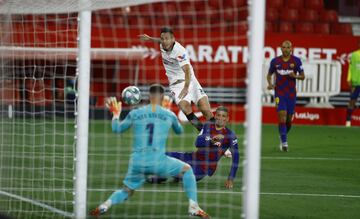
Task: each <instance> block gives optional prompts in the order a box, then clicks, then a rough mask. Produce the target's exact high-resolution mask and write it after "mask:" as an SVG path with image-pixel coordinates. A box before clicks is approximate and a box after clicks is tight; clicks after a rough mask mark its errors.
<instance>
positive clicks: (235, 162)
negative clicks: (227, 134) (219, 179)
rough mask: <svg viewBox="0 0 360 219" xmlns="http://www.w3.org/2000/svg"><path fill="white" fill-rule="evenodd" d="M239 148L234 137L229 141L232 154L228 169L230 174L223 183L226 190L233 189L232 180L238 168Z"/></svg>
mask: <svg viewBox="0 0 360 219" xmlns="http://www.w3.org/2000/svg"><path fill="white" fill-rule="evenodd" d="M238 148H239V146H238V143H237V139H236V137H235V136H234V137H233V138H232V140H231V147H230V151H231V153H232V164H231V168H230V173H229V176H228V179H227V180H226V181H225V187H226V188H228V189H231V188H233V184H234V183H233V182H234V178H235V176H236V172H237V169H238V167H239V157H240V156H239V149H238Z"/></svg>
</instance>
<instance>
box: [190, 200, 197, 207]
mask: <svg viewBox="0 0 360 219" xmlns="http://www.w3.org/2000/svg"><path fill="white" fill-rule="evenodd" d="M189 205H190V206H198V203H196V202H194V201H193V200H191V199H189Z"/></svg>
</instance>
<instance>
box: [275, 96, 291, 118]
mask: <svg viewBox="0 0 360 219" xmlns="http://www.w3.org/2000/svg"><path fill="white" fill-rule="evenodd" d="M275 104H276V111H277V112H279V111H281V110H285V111H286V112H287V114H294V113H295V105H296V98H289V97H283V96H277V97H275Z"/></svg>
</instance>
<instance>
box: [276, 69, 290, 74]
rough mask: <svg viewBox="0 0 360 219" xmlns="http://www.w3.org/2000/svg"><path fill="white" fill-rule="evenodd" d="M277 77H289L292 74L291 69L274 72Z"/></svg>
mask: <svg viewBox="0 0 360 219" xmlns="http://www.w3.org/2000/svg"><path fill="white" fill-rule="evenodd" d="M276 71H277V73H278V74H279V75H289V74H291V73H293V72H294V70H292V69H288V70H284V69H278V70H276Z"/></svg>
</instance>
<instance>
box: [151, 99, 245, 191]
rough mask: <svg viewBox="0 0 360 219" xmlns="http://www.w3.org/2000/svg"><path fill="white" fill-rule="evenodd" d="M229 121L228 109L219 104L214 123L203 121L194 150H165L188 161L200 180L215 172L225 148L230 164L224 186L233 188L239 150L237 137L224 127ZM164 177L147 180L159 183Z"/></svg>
mask: <svg viewBox="0 0 360 219" xmlns="http://www.w3.org/2000/svg"><path fill="white" fill-rule="evenodd" d="M228 121H229V111H228V109H227V108H226V107H223V106H219V107H217V109H216V112H215V123H205V124H204V126H203V128H202V130H201V132H200V134H199V136H198V137H197V138H196V141H195V146H196V148H197V150H196V151H195V152H167V153H166V154H167V155H168V156H170V157H174V158H177V159H179V160H182V161H184V162H186V163H188V164H189V165H190V166H191V167H192V169H193V171H194V174H195V176H196V180H197V181H198V180H201V179H203V178H204V177H205V176H212V175H213V174H214V173H215V170H216V168H217V164H218V162H219V160H220V158H221V157H222V156H223V155H224V153H225V151H226V150H227V149H230V151H231V153H232V165H231V169H230V173H229V176H228V178H227V180H226V181H225V187H226V188H228V189H231V188H233V181H234V178H235V176H236V172H237V169H238V166H239V151H238V144H237V138H236V135H235V133H234V132H232V131H231V130H230V129H229V128H227V127H226V124H227V123H228ZM165 180H166V178H162V177H159V176H151V177H149V178H148V179H147V181H148V182H152V183H160V182H162V181H165Z"/></svg>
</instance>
